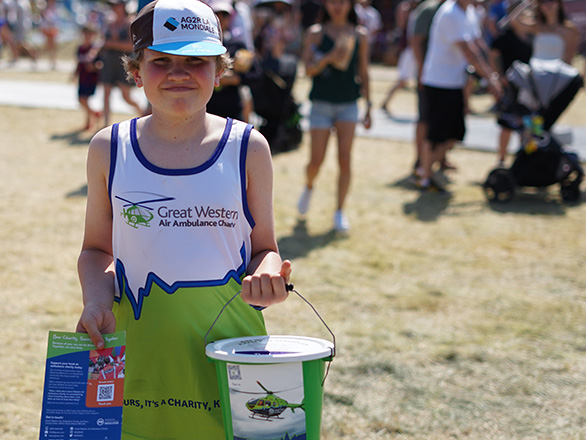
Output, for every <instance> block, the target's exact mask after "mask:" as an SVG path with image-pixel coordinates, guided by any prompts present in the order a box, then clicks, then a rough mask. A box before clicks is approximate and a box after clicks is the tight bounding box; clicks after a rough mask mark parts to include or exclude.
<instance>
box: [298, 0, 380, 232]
mask: <svg viewBox="0 0 586 440" xmlns="http://www.w3.org/2000/svg"><path fill="white" fill-rule="evenodd" d="M302 59H303V63H304V64H305V72H306V74H307V76H309V77H311V78H313V86H312V89H311V92H310V94H309V98H310V100H311V104H312V106H311V113H310V128H311V157H310V160H309V163H308V165H307V168H306V185H305V188H304V191H303V193H302V195H301V198H300V199H299V203H298V205H297V208H298V211H299V214H301V215H305V214H306V213H307V211H308V209H309V202H310V198H311V194H312V191H313V184H314V181H315V178H316V177H317V175H318V173H319V170H320V168H321V165H322V163H323V160H324V158H325V154H326V148H327V144H328V140H329V137H330V133H331V131H332V130H333V129H335V131H336V133H337V137H338V165H339V177H338V192H337V205H336V211H335V214H334V229H335V230H336V231H337V232H347V231H348V230H349V228H350V224H349V221H348V218H347V217H346V214H345V213H344V211H343V208H344V203H345V201H346V196H347V195H348V190H349V188H350V176H351V166H350V165H351V151H352V143H353V140H354V130H355V128H356V123H357V122H358V104H357V100H358V98H359V97H361V96H362V97H363V98H365V99H366V102H367V107H366V114H365V116H364V119H363V124H364V127H365V128H370V125H371V119H370V107H371V104H370V95H369V82H368V59H369V48H368V31H367V30H366V28H364V27H363V26H360V25H358V20H357V17H356V12H355V11H354V0H325V1H324V10H323V14H322V20H321V22H320V23H317V24H315V25H313V26H311V27H310V28H309V29H308V30H307V34H306V37H305V39H304V48H303V52H302Z"/></svg>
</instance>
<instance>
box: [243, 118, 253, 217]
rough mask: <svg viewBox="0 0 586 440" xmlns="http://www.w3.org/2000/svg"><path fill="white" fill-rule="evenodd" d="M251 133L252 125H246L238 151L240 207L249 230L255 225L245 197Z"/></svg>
mask: <svg viewBox="0 0 586 440" xmlns="http://www.w3.org/2000/svg"><path fill="white" fill-rule="evenodd" d="M251 131H252V125H250V124H247V125H246V128H245V129H244V133H243V135H242V148H241V149H240V185H241V190H242V205H243V209H244V216H245V217H246V220H248V224H250V227H251V228H254V225H255V224H256V223H255V222H254V218H253V217H252V214H251V213H250V209H249V208H248V197H247V195H246V156H247V155H248V141H249V139H250V132H251Z"/></svg>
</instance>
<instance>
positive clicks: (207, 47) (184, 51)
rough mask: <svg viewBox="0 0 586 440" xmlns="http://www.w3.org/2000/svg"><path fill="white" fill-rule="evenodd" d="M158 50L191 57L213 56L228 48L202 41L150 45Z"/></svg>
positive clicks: (224, 51) (151, 48) (150, 47)
mask: <svg viewBox="0 0 586 440" xmlns="http://www.w3.org/2000/svg"><path fill="white" fill-rule="evenodd" d="M148 48H149V49H150V50H154V51H156V52H163V53H167V54H169V55H179V56H191V57H213V56H217V55H222V54H224V53H226V50H227V49H226V48H225V47H224V46H222V45H221V44H218V43H212V42H208V41H200V42H197V43H184V42H176V43H166V44H157V45H154V46H149V47H148Z"/></svg>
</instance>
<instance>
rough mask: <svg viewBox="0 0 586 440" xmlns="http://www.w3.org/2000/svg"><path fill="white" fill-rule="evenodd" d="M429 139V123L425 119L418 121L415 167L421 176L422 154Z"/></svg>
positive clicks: (415, 170) (416, 127)
mask: <svg viewBox="0 0 586 440" xmlns="http://www.w3.org/2000/svg"><path fill="white" fill-rule="evenodd" d="M426 139H427V123H426V122H423V121H417V125H416V126H415V167H414V170H413V171H414V172H415V174H416V175H417V176H419V177H421V175H422V170H423V165H422V163H421V156H422V154H423V153H422V152H423V148H424V145H425V142H426Z"/></svg>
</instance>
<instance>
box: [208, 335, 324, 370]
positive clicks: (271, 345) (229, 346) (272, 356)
mask: <svg viewBox="0 0 586 440" xmlns="http://www.w3.org/2000/svg"><path fill="white" fill-rule="evenodd" d="M333 353H334V344H333V343H331V342H330V341H326V340H324V339H317V338H309V337H305V336H275V335H270V336H248V337H244V338H232V339H222V340H220V341H216V342H212V343H210V344H208V345H207V346H206V355H207V356H208V357H210V358H212V359H218V360H221V361H228V362H236V363H249V364H275V363H284V362H303V361H311V360H315V359H323V358H328V357H331V356H332V355H333Z"/></svg>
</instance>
